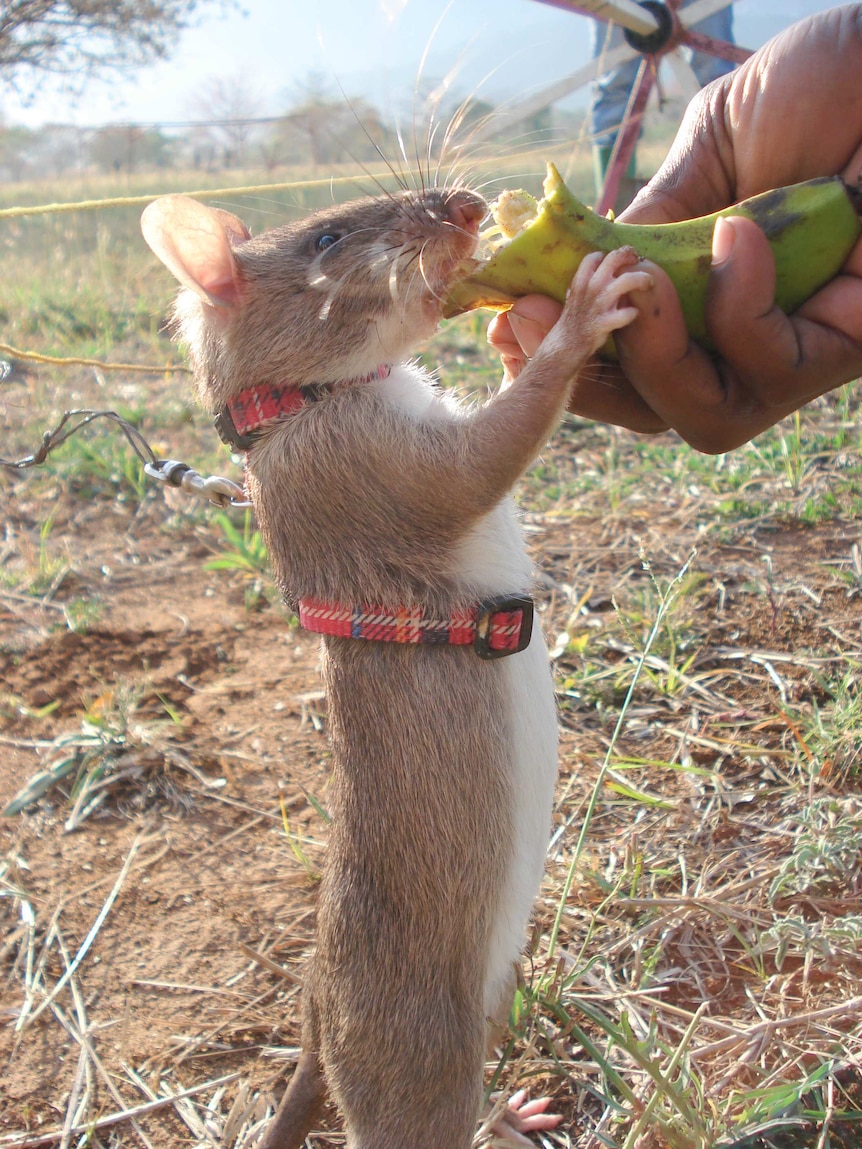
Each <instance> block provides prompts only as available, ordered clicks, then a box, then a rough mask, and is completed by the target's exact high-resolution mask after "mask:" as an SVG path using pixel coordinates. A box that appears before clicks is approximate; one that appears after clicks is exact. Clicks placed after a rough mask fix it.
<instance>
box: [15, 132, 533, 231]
mask: <svg viewBox="0 0 862 1149" xmlns="http://www.w3.org/2000/svg"><path fill="white" fill-rule="evenodd" d="M547 152H549V149H548V147H547V146H546V145H544V146H542V147H540V148H535V149H528V150H525V151H524V152H516V153H512V155H511V158H513V159H515V158H517V159H519V160H523V161H528V160H529V159H531V158H532V157H533V156H536V155H544V154H545V153H547ZM505 158H506V157H505V156H504V157H500V156H494V157H488V158H487V159H481V160H476V161H473V162H472V163H471V164H470V167H471V168H474V169H477V170H478V169H481V168H487V167H499V164H500V160H501V159H505ZM405 174H407V175H411V174H413V173H409V172H408V173H405ZM401 178H402V173H398V172H393V171H391V170H389V169H386V168H384V169H383V170H382V171H379V172H371V171H368V172H363V171H359V172H354V173H353V174H352V175H349V176H324V177H322V178H320V179H313V180H290V181H288V182H287V183H278V184H271V183H270V184H252V185H249V186H246V187H228V188H199V189H198V190H197V191H187V192H183V193H182V194H183V195H187V196H191V197H192V198H194V199H204V198H206V197H208V196H210V197H214V196H236V195H265V194H266V193H268V192H277V191H303V190H310V189H312V188H323V187H338V186H340V185H342V184H356V182H357V180H362V179H368V180H373V181H375V182H378V183H379V182H380V181H381V180H396V181H397V180H400V179H401ZM164 194H165V193H164V192H150V193H148V194H147V195H132V196H119V197H116V198H113V199H85V200H78V201H77V202H74V203H44V204H38V205H33V206H32V207H4V208H0V219H15V218H17V217H19V216H25V215H42V214H47V213H49V212H50V213H58V212H70V211H94V210H96V209H97V208H102V207H140V206H141V204H148V203H149V202H150V201H151V200H154V199H158V197H159V196H160V195H164Z"/></svg>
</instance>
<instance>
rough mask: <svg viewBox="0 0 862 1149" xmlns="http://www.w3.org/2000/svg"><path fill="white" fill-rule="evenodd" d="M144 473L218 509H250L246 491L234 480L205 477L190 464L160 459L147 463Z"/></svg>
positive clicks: (176, 460) (211, 476)
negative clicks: (179, 488)
mask: <svg viewBox="0 0 862 1149" xmlns="http://www.w3.org/2000/svg"><path fill="white" fill-rule="evenodd" d="M144 471H145V472H146V474H148V475H149V476H150V477H151V478H153V479H158V481H159V482H160V483H167V484H168V486H171V487H181V488H182V489H183V490H184V491H188V492H189V494H192V495H201V496H202V497H203V498H205V499H208V500H209V501H210V502H211V503H214V504H215V505H216V506H217V507H228V506H230V507H250V506H251V503H250V502H249V500H248V499H247V498H246V495H245V491H244V490H243V489H242V487H241V486H239V484H238V483H235V482H234V481H233V480H232V479H225V478H223V477H222V476H220V475H210V476H208V477H204V476H203V475H199V474H198V472H197V471H195V470H193V469H192V468H191V467H190V466H189V465H188V463H181V462H180V461H179V460H178V459H158V460H157V461H156V462H154V463H145V464H144Z"/></svg>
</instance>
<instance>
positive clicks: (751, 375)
mask: <svg viewBox="0 0 862 1149" xmlns="http://www.w3.org/2000/svg"><path fill="white" fill-rule="evenodd" d="M860 68H862V5H860V4H855V5H850V6H847V7H844V8H840V9H833V10H831V11H828V12H825V13H820V14H817V15H815V16H813V17H810V18H809V19H808V20H804V21H801V22H800V23H798V24H794V25H792V26H791V27H790V28H788V29H787V30H786V31H784V32H782V33H780V34H779V35H778V36H777V37H775V38H774V39H773V40H772V41H770V42H769V44H767V45H765V46H764V48H762V49H761V50H760V51H759V52H757V53H755V55H754V56H752V57H751V58H750V59H749V60H748V61H747V62H746V63H745V64H743V65H742V66H741V67H740V68H739V69H737V70H736V71H735V72H732V73H730V74H729V75H727V76H725V77H723V78H722V79H720V80H718V81H716V82H715V83H714V84H712V85H710V86H709V87H708V88H705V89H704V90H703V91H702V92H701V93H700V94H699V95H698V96H696V97H695V99H694V100H693V101H692V103H691V104H690V105H689V109H688V111H687V113H686V117H685V120H684V121H683V124H682V126H681V128H680V131H679V133H678V135H677V138H676V141H675V143H674V145H673V147H672V149H671V152H670V154H669V155H668V158H667V160H666V161H665V163H664V164H663V165H662V168H661V169H660V171H659V172H658V173H657V174H656V176H655V177H654V178H653V179H652V180H651V181H650V183H649V184H648V185H647V187H646V188H645V189H644V190H643V191H642V192H641V194H640V195H639V196H638V197H637V199H636V200H635V202H634V203H633V204H632V205H631V207H630V208H628V209H627V210H626V211H625V212H623V213H622V217H621V218H623V219H625V220H626V221H628V222H632V223H657V222H670V221H674V220H680V219H688V218H694V217H696V216H699V215H706V214H709V213H710V212H713V211H716V210H719V209H720V208H723V207H727V206H728V205H730V204H732V203H735V202H738V201H739V200H741V199H745V198H747V197H749V196H751V195H756V194H757V193H759V192H761V191H765V190H767V189H769V188H772V187H780V186H782V185H785V184H789V183H794V182H797V181H799V180H805V179H809V178H812V177H814V176H818V175H834V174H836V173H840V174H842V175H843V177H844V179H845V180H846V181H847V182H848V183H860V182H862V87H860V85H859V82H858V77H859V73H860ZM800 93H804V99H800ZM791 109H792V111H791ZM838 109H840V110H841V111H840V115H838V114H837V111H838ZM791 116H792V120H791V119H790V118H789V117H791ZM647 269H648V270H649V271H650V272H651V274H652V278H653V287H652V289H651V290H650V291H648V292H638V293H637V294H636V295H634V296H633V297H632V302H633V303H634V304H635V305H636V306H637V307H638V310H639V317H638V319H636V320H635V321H634V322H633V323H632V324H631V325H630V326H629V327H628V328H626V330H625V331H624V332H620V333H619V335H618V336H617V339H616V343H617V349H618V352H619V358H620V365H619V367H616V366H613V365H608V364H602V365H599V364H598V362H596V365H595V368H594V369H588V370H587V371H586V372H584V373H582V375H581V377H579V378H578V380H577V382H576V384H575V387H574V389H573V392H572V397H571V402H570V406H569V410H571V411H573V412H575V413H576V414H580V415H583V416H585V417H587V418H592V419H601V420H605V421H608V422H613V423H619V424H621V425H623V426H627V427H630V428H632V429H633V430H637V431H657V430H662V429H664V428H666V427H668V426H671V427H674V428H675V429H676V430H677V431H678V432H679V433H680V434H681V435H682V436H683V438H685V439H687V440H688V441H689V442H690V443H692V445H694V446H695V447H697V448H698V449H700V450H703V451H712V452H717V451H725V450H729V449H730V448H732V447H735V446H738V445H739V444H740V443H744V442H746V441H747V440H748V439H750V438H752V437H753V436H754V435H756V434H757V433H758V432H760V431H762V430H763V429H765V428H766V427H768V426H771V425H772V424H773V423H775V422H777V421H778V420H779V419H781V418H783V417H784V416H785V415H787V414H789V413H790V412H792V411H794V410H796V408H798V407H799V406H801V405H802V404H803V403H805V402H808V401H809V400H810V399H813V398H814V397H815V396H817V395H819V394H822V393H823V392H825V391H828V390H830V389H831V388H833V387H836V386H838V385H839V384H841V383H844V382H847V381H848V380H851V379H854V378H856V377H858V376H859V375H860V374H862V242H860V243H859V244H857V245H856V248H855V249H854V251H853V252H852V253H851V255H850V257H849V259H848V261H847V263H846V264H845V267H844V269H843V271H842V273H841V274H840V275H839V276H837V277H836V278H835V279H833V280H832V281H831V282H830V283H829V284H827V285H826V287H824V288H823V289H822V290H821V291H820V292H818V293H817V294H816V295H815V296H813V297H812V298H811V299H810V300H808V302H807V303H805V304H804V305H803V306H802V307H801V308H800V309H799V310H798V311H797V312H795V314H794V315H793V316H792V317H791V318H788V317H787V316H785V315H784V314H783V313H782V312H781V311H779V310H778V309H777V308H776V307H775V306H774V302H773V295H774V266H773V261H772V254H771V251H770V249H769V246H768V244H767V242H766V239H765V237H764V236H763V234H762V233H761V232H760V230H759V229H758V228H757V227H756V226H754V225H753V224H752V223H750V221H748V220H745V219H743V218H741V217H736V218H732V219H730V220H727V221H723V222H722V223H721V224H719V226H718V227H717V228H716V232H715V236H714V243H713V269H712V272H711V274H710V286H709V296H708V304H707V326H708V329H709V333H710V337H711V339H712V340H713V342H714V344H715V346H716V348H717V349H718V356H714V355H710V354H708V353H707V352H705V351H704V350H703V349H702V348H700V347H699V346H698V345H697V344H694V343H693V342H691V341H690V340H689V338H688V334H687V332H686V330H685V326H684V324H683V320H682V314H681V311H680V307H679V301H678V299H677V296H676V292H675V290H674V288H673V286H672V285H671V283H670V280H669V279H668V278H667V276H666V275H664V273H663V272H661V271H660V269H658V268H655V267H653V266H651V265H647ZM557 314H559V307H558V305H556V304H555V303H553V302H552V301H551V300H541V301H539V297H536V296H530V297H526V298H525V299H522V300H519V301H518V303H516V304H515V306H514V308H513V309H512V313H511V314H510V315H509V316H508V317H507V316H501V317H498V318H497V320H495V321H494V323H492V325H491V329H490V331H489V338H490V339H491V342H492V345H494V346H496V347H497V348H498V350H501V351H502V352H503V356H504V366H505V367H506V370H507V371H508V372H509V373H510V374H513V373H517V370H518V369H519V367H520V365H521V364H522V362H523V356H524V355H525V354H532V352H533V351H534V350H535V346H536V345H537V343H538V339H539V337H540V335H541V334H542V333H543V331H547V330H548V329H549V328H550V326H551V324H552V323H553V321H554V319H555V318H556V315H557ZM519 351H520V355H519Z"/></svg>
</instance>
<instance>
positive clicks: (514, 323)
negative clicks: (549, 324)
mask: <svg viewBox="0 0 862 1149" xmlns="http://www.w3.org/2000/svg"><path fill="white" fill-rule="evenodd" d="M509 325H510V327H511V328H512V334H513V335H514V336H515V338H516V339H517V340H518V342H519V343H520V345H521V348H522V349H523V351H524V352H525V354H527V355H535V353H536V350H537V349H538V346H539V344H540V343H541V342H542V340H543V339H544V337H545V336H546V335H547V331H545V330H544V329H543V328H542V327H540V326H539V324H538V323H535V322H534V321H533V320H532V319H525V318H524V316H523V315H516V314H515V313H514V312H512V311H510V312H509Z"/></svg>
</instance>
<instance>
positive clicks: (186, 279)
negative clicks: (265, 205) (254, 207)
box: [141, 195, 249, 307]
mask: <svg viewBox="0 0 862 1149" xmlns="http://www.w3.org/2000/svg"><path fill="white" fill-rule="evenodd" d="M141 231H142V232H143V233H144V239H145V240H146V241H147V243H148V244H149V245H150V247H151V248H152V249H153V251H154V252H155V254H156V255H157V256H158V257H159V259H160V260H161V261H162V263H163V264H164V265H165V267H167V269H168V271H170V272H172V273H173V274H174V275H175V276H176V278H177V279H178V280H179V281H180V283H181V284H182V285H183V287H187V288H189V290H190V291H193V292H194V293H195V294H196V295H198V296H199V297H200V298H201V299H202V300H203V301H204V302H205V303H210V304H212V305H213V306H214V307H232V306H235V305H236V303H237V301H238V299H239V274H238V268H237V264H236V260H235V259H234V255H233V252H232V251H231V246H230V241H231V239H232V240H233V241H234V242H238V241H242V240H244V239H248V238H249V232H248V230H247V229H246V227H245V225H244V224H243V223H241V222H240V220H238V219H237V218H236V216H235V215H231V214H230V212H226V211H220V210H218V209H213V208H208V207H206V206H205V205H204V204H202V203H198V201H197V200H195V199H192V198H191V197H190V196H185V195H166V196H161V197H160V198H159V199H157V200H154V201H153V202H152V203H151V204H149V205H148V206H147V207H146V208H145V209H144V214H143V215H142V216H141Z"/></svg>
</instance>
